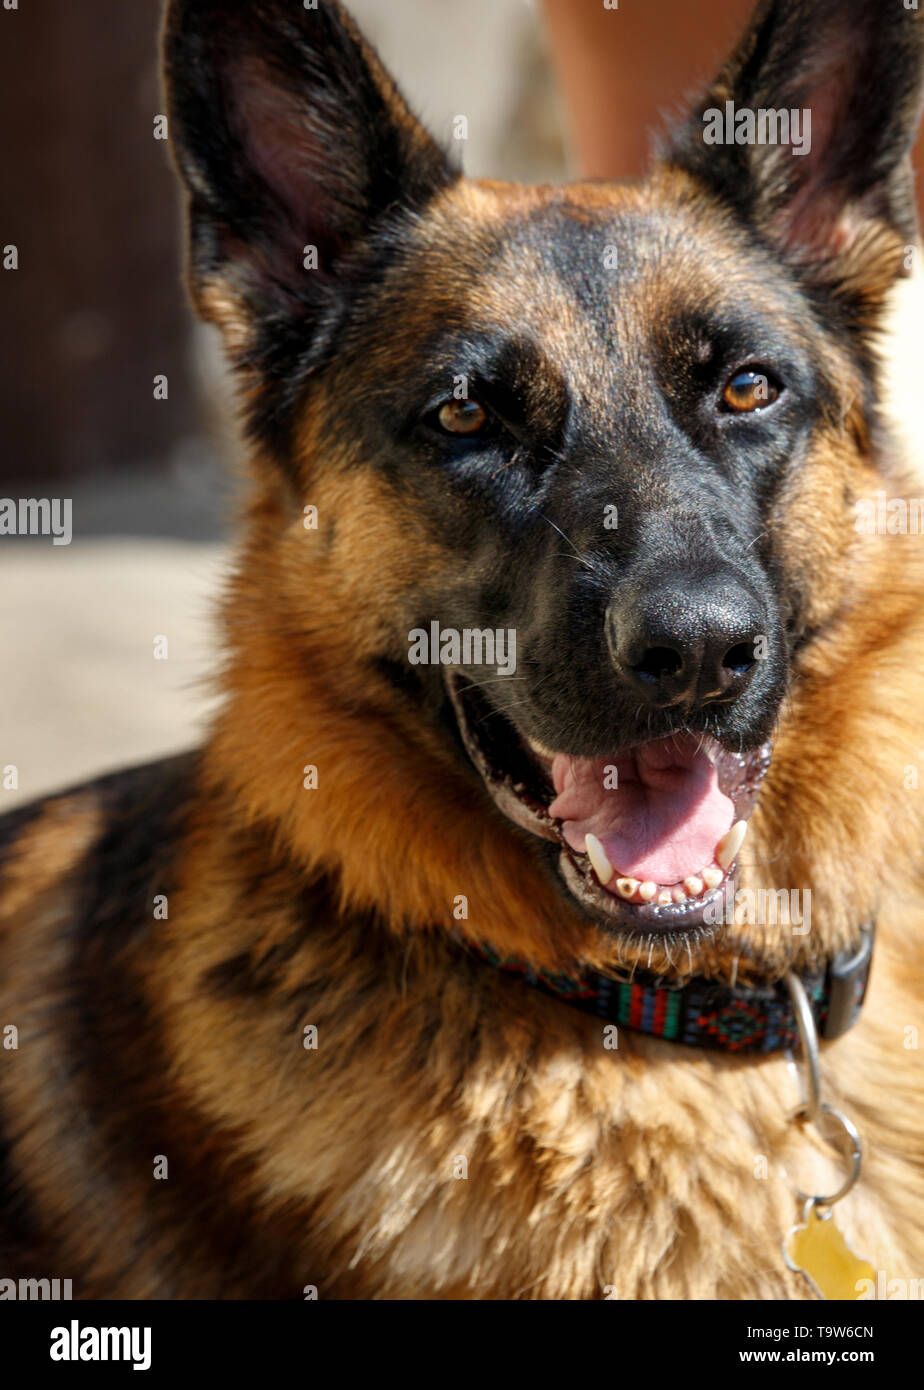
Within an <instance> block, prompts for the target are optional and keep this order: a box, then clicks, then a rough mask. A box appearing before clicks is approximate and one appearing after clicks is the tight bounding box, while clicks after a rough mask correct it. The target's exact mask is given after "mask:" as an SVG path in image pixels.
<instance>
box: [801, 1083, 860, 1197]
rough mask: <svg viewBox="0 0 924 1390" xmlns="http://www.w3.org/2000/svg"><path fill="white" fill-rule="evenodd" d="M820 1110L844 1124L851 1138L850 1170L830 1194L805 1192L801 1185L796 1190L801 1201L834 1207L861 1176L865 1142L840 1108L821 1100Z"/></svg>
mask: <svg viewBox="0 0 924 1390" xmlns="http://www.w3.org/2000/svg"><path fill="white" fill-rule="evenodd" d="M819 1110H820V1111H823V1112H824V1114H826V1115H833V1116H834V1118H835V1120H838V1121H840V1123H841V1124H842V1125H843V1127H844V1133H845V1134H846V1135H847V1138H848V1139H849V1140H850V1144H851V1150H850V1159H851V1164H850V1172H849V1173H848V1174H847V1176H846V1178H845V1179H844V1181H843V1182H842V1183H841V1185H840V1187H839V1188H838V1189H837V1191H836V1192H831V1193H828V1194H824V1193H820V1192H803V1191H802V1189H801V1187H796V1189H795V1192H796V1196H797V1197H798V1198H799V1200H800V1202H811V1203H812V1205H813V1206H816V1207H833V1206H834V1203H835V1202H839V1201H840V1200H841V1198H842V1197H846V1196H847V1193H848V1192H849V1191H850V1189H851V1188H852V1187H853V1185H854V1183H855V1182H856V1180H857V1178H858V1177H859V1176H860V1165H861V1163H862V1161H863V1142H862V1140H861V1139H860V1135H859V1134H858V1132H857V1128H856V1125H854V1124H853V1123H852V1122H851V1121H850V1120H848V1118H847V1116H846V1115H842V1114H841V1112H840V1110H835V1109H834V1106H833V1105H826V1104H825V1103H824V1101H822V1102H821V1105H820V1106H819ZM793 1118H797V1116H794V1117H793ZM823 1137H826V1136H823ZM828 1142H829V1143H830V1142H831V1141H830V1140H828Z"/></svg>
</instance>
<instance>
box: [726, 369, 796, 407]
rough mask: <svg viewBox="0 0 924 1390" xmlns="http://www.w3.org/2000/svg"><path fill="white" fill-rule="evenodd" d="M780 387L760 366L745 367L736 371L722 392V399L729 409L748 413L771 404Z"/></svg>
mask: <svg viewBox="0 0 924 1390" xmlns="http://www.w3.org/2000/svg"><path fill="white" fill-rule="evenodd" d="M781 390H782V387H781V385H780V383H779V382H778V381H777V380H776V378H775V377H773V376H771V375H770V373H769V372H765V371H764V370H763V369H762V368H760V367H745V369H744V371H741V372H736V373H735V375H734V376H733V377H732V378H731V380H730V381H729V382H728V384H727V385H726V387H725V390H724V391H723V392H722V400H723V401H724V402H725V404H726V405H727V406H728V408H729V410H734V411H737V412H738V413H739V414H749V413H750V412H752V411H754V410H763V409H764V407H765V406H768V405H772V404H773V402H774V401H775V400H776V399H777V397H778V396H779V394H780V391H781Z"/></svg>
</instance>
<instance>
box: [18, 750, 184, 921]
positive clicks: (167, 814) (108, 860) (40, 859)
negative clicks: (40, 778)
mask: <svg viewBox="0 0 924 1390" xmlns="http://www.w3.org/2000/svg"><path fill="white" fill-rule="evenodd" d="M196 767H197V754H196V753H195V752H190V753H182V754H179V755H176V756H173V757H169V758H162V759H159V760H158V761H156V762H151V763H146V764H143V765H141V766H138V767H132V768H128V769H125V770H123V771H119V772H114V773H110V774H108V775H107V776H104V777H100V778H97V779H95V780H94V781H91V782H87V783H85V784H82V785H79V786H76V787H72V788H68V789H67V790H65V791H62V792H57V793H54V794H52V795H50V796H47V797H44V798H42V799H40V800H38V801H35V802H31V803H29V804H28V805H26V806H22V807H17V808H15V809H14V810H12V811H8V812H7V813H6V814H5V815H2V816H0V923H2V922H4V921H9V920H11V919H12V920H16V921H20V922H21V921H22V920H23V919H24V918H27V917H28V916H29V914H30V911H31V910H34V909H35V907H36V906H37V905H38V904H39V903H41V902H42V900H43V899H46V898H47V897H48V896H49V895H50V894H55V893H56V892H57V891H58V890H60V889H61V888H63V887H66V888H67V890H68V896H70V897H73V898H75V899H76V897H77V896H79V898H80V900H81V903H82V906H83V908H84V909H85V910H86V911H89V912H92V911H93V908H94V905H95V904H97V903H100V902H102V903H105V902H106V901H108V902H110V903H122V904H123V905H124V904H125V903H126V901H130V900H131V899H132V898H133V897H134V896H135V893H136V892H137V891H138V890H139V889H143V887H144V885H145V884H146V883H147V882H148V880H149V879H150V878H151V877H152V874H155V873H156V869H157V865H162V864H163V861H164V857H165V855H167V854H169V851H170V847H171V845H172V844H173V843H174V842H175V840H176V838H177V836H178V833H179V827H180V825H181V823H182V819H183V815H184V812H185V810H186V808H187V807H188V805H189V803H190V800H191V796H192V789H193V787H194V785H195V777H196Z"/></svg>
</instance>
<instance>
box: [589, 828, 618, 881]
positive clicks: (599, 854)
mask: <svg viewBox="0 0 924 1390" xmlns="http://www.w3.org/2000/svg"><path fill="white" fill-rule="evenodd" d="M584 840H585V845H586V850H587V857H588V859H589V860H590V863H591V867H592V868H593V871H594V873H595V874H596V875H597V878H598V879H599V880H600V882H601V883H602V884H603V885H604V886H605V885H606V884H607V883H609V881H610V879H611V878H612V877H613V874H614V873H615V872H616V870H615V869H614V868H613V866H612V864H611V863H610V861H609V860H608V859H607V857H606V850H605V849H604V848H603V846H602V845H601V843H600V841H599V840H598V839H597V837H596V835H585V836H584Z"/></svg>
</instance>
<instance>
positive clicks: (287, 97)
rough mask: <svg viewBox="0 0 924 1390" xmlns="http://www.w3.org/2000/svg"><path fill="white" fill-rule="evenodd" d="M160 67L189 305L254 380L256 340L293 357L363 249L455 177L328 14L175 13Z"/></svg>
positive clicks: (220, 7)
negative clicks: (290, 341)
mask: <svg viewBox="0 0 924 1390" xmlns="http://www.w3.org/2000/svg"><path fill="white" fill-rule="evenodd" d="M164 58H165V77H166V84H167V93H168V103H169V105H168V112H169V122H170V125H169V129H170V137H171V143H172V145H173V148H174V151H175V154H176V159H177V162H178V165H179V168H180V172H181V174H182V176H183V179H184V181H185V183H186V186H187V188H188V190H189V193H190V203H189V215H190V253H189V254H190V262H189V264H190V284H191V289H192V294H193V298H194V300H195V303H196V306H197V309H198V311H199V313H200V314H201V315H202V317H204V318H206V319H209V320H211V321H214V322H217V323H218V324H219V326H220V327H221V329H222V330H223V332H224V335H225V339H226V342H227V344H228V346H229V348H230V350H231V351H232V353H233V354H234V355H235V356H236V358H237V360H238V361H239V362H241V363H243V364H244V365H247V366H250V367H253V368H255V369H256V370H258V371H259V370H260V362H259V358H260V356H261V349H260V339H261V335H262V336H263V337H264V338H266V337H267V335H268V332H269V329H270V328H271V329H272V335H271V336H272V337H273V338H274V339H275V340H276V341H277V342H278V341H279V340H280V337H285V335H286V330H287V328H288V332H289V336H290V337H293V336H296V335H297V337H298V339H299V341H300V343H301V346H302V351H303V352H304V351H305V349H306V347H307V346H308V344H309V343H310V342H311V341H312V340H313V339H315V338H316V337H317V336H318V335H319V332H320V330H321V328H322V326H323V325H325V324H328V323H329V322H330V320H331V319H332V317H333V316H334V315H335V312H336V306H337V304H338V302H339V301H341V300H342V298H343V296H344V295H345V294H346V293H348V290H349V283H350V276H351V271H352V272H354V273H356V264H357V262H358V261H359V260H361V250H362V246H363V243H364V242H367V241H368V239H369V237H370V236H371V234H372V233H373V232H375V231H376V230H379V229H380V228H382V226H383V225H384V224H385V223H386V222H387V221H389V220H395V219H397V218H399V217H400V216H401V215H402V214H403V213H407V212H408V211H413V210H415V209H419V208H420V207H421V206H422V205H423V204H425V203H426V202H427V200H428V199H430V198H431V197H433V195H434V194H435V193H437V192H438V191H439V190H440V189H441V188H442V187H444V186H446V185H447V184H448V183H450V182H452V181H453V179H454V178H456V177H457V173H456V171H455V170H454V169H453V168H452V166H451V165H450V163H449V160H448V158H447V156H446V155H445V154H444V152H443V151H442V150H441V149H440V148H439V147H438V145H437V144H436V143H435V142H434V141H433V140H432V139H431V138H430V136H429V135H428V134H427V133H426V132H425V131H424V129H423V128H422V126H421V125H420V124H419V123H418V122H417V120H416V119H415V118H414V117H413V116H412V114H411V112H410V111H409V109H408V107H407V105H406V104H405V102H404V100H403V98H402V97H401V95H400V94H399V92H398V90H397V88H396V87H395V84H394V82H393V81H392V80H391V78H390V77H389V76H388V74H387V73H386V72H385V70H384V69H383V67H382V65H381V63H380V62H379V60H378V58H377V57H376V55H375V53H374V52H373V51H372V49H371V48H370V46H369V45H368V44H367V43H366V42H365V41H364V40H363V38H362V37H361V36H360V34H359V33H358V31H357V29H356V27H355V25H354V24H353V22H352V20H351V19H350V17H349V16H348V15H347V14H346V12H345V11H344V10H343V9H342V7H341V6H340V5H339V4H338V3H335V0H314V4H313V5H311V6H309V5H308V4H307V3H304V0H171V3H170V5H169V7H168V11H167V19H166V26H165V35H164ZM383 240H387V238H379V239H378V241H379V244H381V243H382V242H383ZM264 355H265V353H264ZM265 365H266V364H264V366H265Z"/></svg>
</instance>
